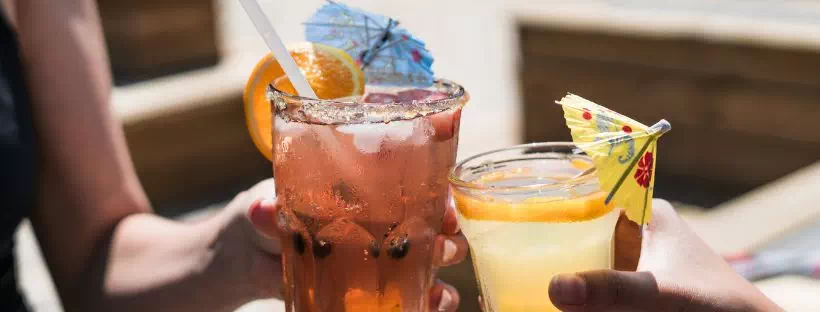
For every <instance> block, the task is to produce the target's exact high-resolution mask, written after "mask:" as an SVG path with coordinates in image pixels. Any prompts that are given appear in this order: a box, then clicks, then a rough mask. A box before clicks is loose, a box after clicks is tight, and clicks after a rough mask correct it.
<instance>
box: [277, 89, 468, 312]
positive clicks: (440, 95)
mask: <svg viewBox="0 0 820 312" xmlns="http://www.w3.org/2000/svg"><path fill="white" fill-rule="evenodd" d="M368 90H369V91H371V92H374V91H375V93H371V94H370V95H368V96H367V97H366V98H365V99H367V100H368V101H369V102H370V101H372V102H376V103H360V102H356V101H354V100H350V101H339V100H334V101H326V100H316V99H308V98H301V97H297V96H292V95H289V94H286V93H283V92H281V91H279V90H276V89H273V88H271V90H270V92H269V97H270V98H271V100H272V104H273V107H274V112H273V114H274V116H273V159H274V161H273V166H274V169H273V172H274V177H275V180H276V194H277V196H278V202H279V203H280V204H281V205H282V206H281V209H280V213H279V215H278V216H277V220H276V223H277V227H278V228H279V231H280V237H281V241H282V246H283V267H284V273H285V274H284V280H285V302H286V310H287V311H299V312H304V311H314V312H324V311H413V312H416V311H426V309H427V305H428V302H427V296H426V295H427V292H428V291H429V289H430V287H432V285H433V277H434V275H435V273H436V272H435V268H434V266H433V246H434V242H435V237H436V235H437V234H438V233H439V232H440V230H441V226H442V221H443V218H444V211H445V207H446V201H447V200H448V188H449V186H448V179H447V174H448V172H449V170H450V168H452V166H453V164H454V163H455V157H456V148H457V145H458V128H459V122H460V118H461V117H460V116H461V108H462V106H463V105H464V104H465V103H466V102H467V100H468V97H467V95H466V93H465V91H464V89H463V88H462V87H461V86H459V85H457V84H455V83H452V82H449V81H444V80H439V81H437V82H436V83H435V84H434V85H433V86H432V87H430V88H427V89H406V88H405V89H403V88H373V87H368ZM384 102H392V103H389V104H383V103H384Z"/></svg>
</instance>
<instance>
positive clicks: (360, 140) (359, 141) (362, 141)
mask: <svg viewBox="0 0 820 312" xmlns="http://www.w3.org/2000/svg"><path fill="white" fill-rule="evenodd" d="M382 126H383V125H381V124H352V125H343V126H338V127H336V131H339V132H341V133H344V134H349V135H352V136H353V144H355V145H356V148H358V149H359V151H361V152H362V153H366V154H372V153H378V152H379V149H380V148H381V145H382V142H383V141H384V139H385V136H386V134H385V133H384V129H382V128H381V127H382Z"/></svg>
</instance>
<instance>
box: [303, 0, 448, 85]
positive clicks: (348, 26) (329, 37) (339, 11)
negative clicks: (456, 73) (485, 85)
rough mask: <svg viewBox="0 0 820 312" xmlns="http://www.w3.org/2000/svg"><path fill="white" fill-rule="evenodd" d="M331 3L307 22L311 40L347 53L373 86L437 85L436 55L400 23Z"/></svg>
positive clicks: (307, 33) (306, 35) (306, 28)
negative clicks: (435, 72) (435, 76)
mask: <svg viewBox="0 0 820 312" xmlns="http://www.w3.org/2000/svg"><path fill="white" fill-rule="evenodd" d="M327 2H328V3H327V4H325V5H323V6H322V7H321V8H319V10H317V11H316V13H314V14H313V16H311V17H310V18H309V19H308V20H307V22H305V37H306V39H307V40H308V41H312V42H318V43H323V44H327V45H330V46H334V47H337V48H339V49H342V50H345V51H346V52H347V53H348V54H350V55H351V56H353V58H355V59H357V61H358V62H359V64H360V65H361V66H362V68H363V69H364V72H365V76H366V77H367V83H369V84H376V85H404V86H407V85H414V86H419V87H427V86H430V85H431V84H432V83H433V70H432V69H431V68H430V67H431V65H432V64H433V56H432V55H430V52H428V51H427V49H426V48H425V46H424V42H422V41H421V40H419V39H418V38H416V37H414V36H413V35H411V34H410V32H408V31H407V30H406V29H404V28H403V27H401V26H399V22H398V21H397V20H394V19H392V18H389V17H386V16H382V15H379V14H374V13H369V12H366V11H364V10H361V9H357V8H353V7H350V6H347V5H344V4H341V3H338V2H334V1H330V0H328V1H327Z"/></svg>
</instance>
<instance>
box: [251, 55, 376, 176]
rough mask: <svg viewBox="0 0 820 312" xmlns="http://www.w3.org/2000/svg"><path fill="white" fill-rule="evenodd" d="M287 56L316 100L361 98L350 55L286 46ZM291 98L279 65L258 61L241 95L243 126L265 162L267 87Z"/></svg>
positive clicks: (268, 125) (268, 146)
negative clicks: (291, 58) (293, 62)
mask: <svg viewBox="0 0 820 312" xmlns="http://www.w3.org/2000/svg"><path fill="white" fill-rule="evenodd" d="M288 51H290V55H291V56H293V59H294V61H296V65H298V66H299V69H301V70H302V73H303V74H304V75H305V78H307V81H308V83H310V86H311V87H312V88H313V91H314V92H316V96H318V97H319V98H320V99H336V98H342V97H348V96H361V95H362V94H364V85H365V82H364V72H362V69H361V68H359V65H358V64H356V61H355V60H353V58H352V57H350V55H348V54H347V53H346V52H345V51H342V50H340V49H337V48H334V47H331V46H327V45H323V44H317V43H309V42H308V43H299V44H295V45H290V46H288ZM270 84H273V85H274V87H276V88H277V89H279V90H282V91H284V92H287V93H290V94H295V93H296V90H295V89H294V88H293V84H291V82H290V80H288V78H287V76H285V72H284V70H282V67H281V66H279V62H277V61H276V59H275V58H274V57H273V56H272V55H271V54H270V53H269V54H267V55H265V56H263V57H262V59H260V60H259V62H258V63H256V67H254V69H253V71H252V72H251V75H250V77H248V82H247V83H246V84H245V92H244V94H243V101H244V108H245V123H246V125H247V127H248V131H249V132H250V135H251V138H252V139H253V143H254V144H255V145H256V148H257V149H259V151H260V152H262V155H265V157H266V158H268V160H272V159H273V155H272V151H271V149H272V147H273V143H272V132H271V127H272V120H273V119H272V111H271V105H270V101H269V100H268V97H267V89H268V85H270Z"/></svg>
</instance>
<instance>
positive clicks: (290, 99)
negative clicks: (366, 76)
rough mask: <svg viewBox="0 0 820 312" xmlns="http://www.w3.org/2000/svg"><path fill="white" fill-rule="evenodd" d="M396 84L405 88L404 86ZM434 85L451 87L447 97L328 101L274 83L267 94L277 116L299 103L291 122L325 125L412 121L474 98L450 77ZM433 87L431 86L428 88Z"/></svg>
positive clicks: (460, 104)
mask: <svg viewBox="0 0 820 312" xmlns="http://www.w3.org/2000/svg"><path fill="white" fill-rule="evenodd" d="M387 87H390V86H387ZM396 87H398V88H401V86H396ZM431 87H432V88H438V89H439V90H447V92H445V93H446V94H447V97H445V98H439V99H426V100H410V101H399V102H392V103H361V102H354V101H351V100H347V101H346V100H344V99H329V100H324V99H317V98H311V97H303V96H300V95H294V94H290V93H287V92H285V91H282V90H279V89H277V88H276V87H274V86H273V84H270V85H268V91H267V94H268V97H269V100H270V101H271V103H272V104H273V107H272V108H273V112H274V113H275V114H276V115H280V112H282V111H287V110H288V107H287V106H288V103H292V104H298V105H299V106H300V108H299V109H298V110H299V112H291V113H288V114H286V116H283V117H287V118H285V119H290V121H296V122H303V123H311V124H325V125H333V124H357V123H388V122H391V121H398V120H411V119H415V118H418V117H422V116H427V115H432V114H435V113H439V112H442V111H445V110H448V109H452V108H456V107H462V106H464V105H465V104H466V103H467V101H468V100H469V98H470V97H469V94H468V93H467V91H466V90H465V89H464V87H463V86H461V85H460V84H457V83H455V82H453V81H450V80H447V79H435V80H434V82H433V85H432V86H431ZM431 87H428V89H429V88H431ZM409 88H411V87H408V89H409ZM305 111H308V112H305ZM291 115H295V116H291Z"/></svg>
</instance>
